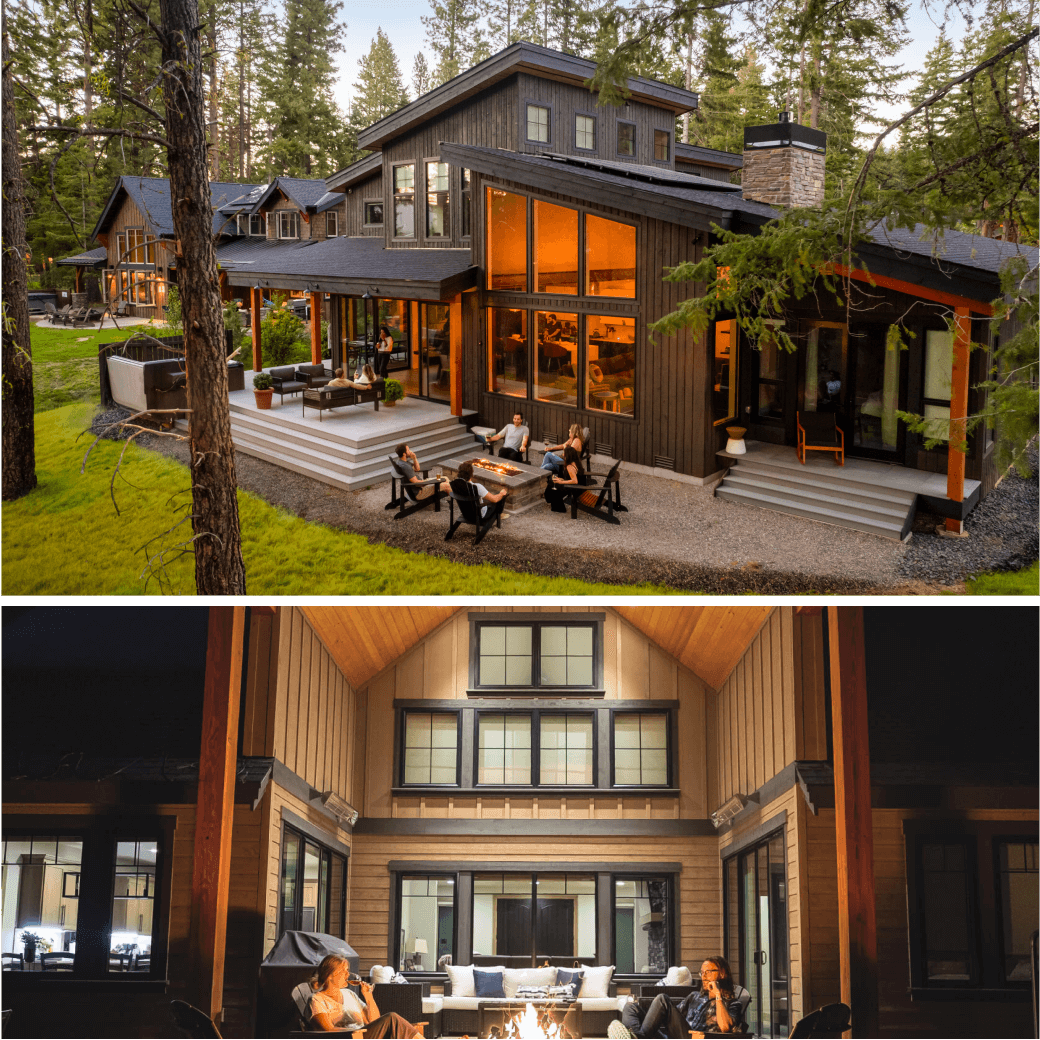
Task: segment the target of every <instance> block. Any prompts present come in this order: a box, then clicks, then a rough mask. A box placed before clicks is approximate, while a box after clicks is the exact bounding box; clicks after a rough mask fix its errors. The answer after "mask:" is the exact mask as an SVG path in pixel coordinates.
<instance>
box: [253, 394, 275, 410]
mask: <svg viewBox="0 0 1040 1040" xmlns="http://www.w3.org/2000/svg"><path fill="white" fill-rule="evenodd" d="M253 396H254V397H255V398H256V406H257V408H270V407H271V398H272V397H274V390H254V391H253Z"/></svg>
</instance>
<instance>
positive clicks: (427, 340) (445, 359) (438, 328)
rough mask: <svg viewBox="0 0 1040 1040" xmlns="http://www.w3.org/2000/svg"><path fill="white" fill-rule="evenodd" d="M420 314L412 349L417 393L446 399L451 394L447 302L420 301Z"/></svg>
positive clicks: (436, 399)
mask: <svg viewBox="0 0 1040 1040" xmlns="http://www.w3.org/2000/svg"><path fill="white" fill-rule="evenodd" d="M421 314H422V320H421V322H420V328H419V345H418V350H417V351H416V353H417V355H418V356H417V358H416V369H417V373H418V395H419V396H420V397H425V398H428V399H429V400H431V401H447V400H449V398H450V396H451V391H450V387H449V383H448V378H449V371H450V364H449V360H450V359H449V344H450V341H451V330H450V326H449V320H450V318H449V313H448V305H447V304H446V303H424V304H422V305H421Z"/></svg>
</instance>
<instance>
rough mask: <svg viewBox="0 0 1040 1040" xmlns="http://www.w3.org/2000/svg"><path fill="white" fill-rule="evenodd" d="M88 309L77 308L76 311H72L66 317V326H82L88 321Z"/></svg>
mask: <svg viewBox="0 0 1040 1040" xmlns="http://www.w3.org/2000/svg"><path fill="white" fill-rule="evenodd" d="M87 309H88V308H86V307H77V308H76V309H75V310H74V311H72V310H70V311H69V313H68V314H66V315H65V324H66V325H82V324H83V323H84V322H85V321H86V319H87Z"/></svg>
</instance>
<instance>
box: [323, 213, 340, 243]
mask: <svg viewBox="0 0 1040 1040" xmlns="http://www.w3.org/2000/svg"><path fill="white" fill-rule="evenodd" d="M338 235H339V214H338V213H337V212H336V211H335V210H334V209H330V210H329V211H328V212H327V213H326V214H325V237H326V238H336V237H337V236H338Z"/></svg>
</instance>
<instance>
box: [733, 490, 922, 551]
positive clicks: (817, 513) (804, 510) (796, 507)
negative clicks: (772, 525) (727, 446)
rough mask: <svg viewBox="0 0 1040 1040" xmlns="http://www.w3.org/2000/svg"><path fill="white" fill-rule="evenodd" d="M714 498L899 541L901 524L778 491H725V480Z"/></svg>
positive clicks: (900, 539)
mask: <svg viewBox="0 0 1040 1040" xmlns="http://www.w3.org/2000/svg"><path fill="white" fill-rule="evenodd" d="M715 495H716V497H718V498H721V499H723V500H724V501H726V502H739V503H743V504H744V505H749V506H757V507H759V508H760V509H771V510H773V511H774V512H778V513H790V514H792V515H793V516H801V517H804V518H805V519H807V520H816V521H818V522H820V523H824V524H833V525H835V526H837V527H847V528H850V529H852V530H855V531H863V532H864V533H866V534H873V535H877V536H879V537H881V538H890V539H893V540H894V541H897V542H898V541H902V535H903V523H902V522H899V521H894V520H879V519H871V518H869V517H865V516H860V515H858V514H857V513H854V512H851V511H849V510H848V509H842V508H831V507H825V506H821V505H813V504H812V503H809V502H807V501H806V500H804V499H800V498H797V497H794V496H790V495H787V494H784V493H781V492H779V491H776V492H769V491H765V490H751V489H748V488H746V487H727V486H726V482H725V480H724V481H723V482H722V483H721V484H720V485H719V486H718V487H717V488H716V489H715Z"/></svg>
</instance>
